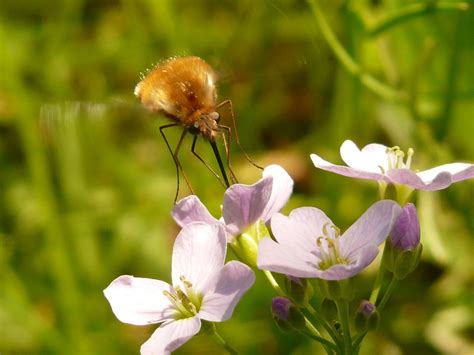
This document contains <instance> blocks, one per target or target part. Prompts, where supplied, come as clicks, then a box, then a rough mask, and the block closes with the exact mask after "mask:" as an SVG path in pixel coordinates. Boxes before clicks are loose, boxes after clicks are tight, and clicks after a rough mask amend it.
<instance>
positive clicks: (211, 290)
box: [198, 261, 255, 322]
mask: <svg viewBox="0 0 474 355" xmlns="http://www.w3.org/2000/svg"><path fill="white" fill-rule="evenodd" d="M254 281H255V274H254V273H253V271H252V270H251V269H250V268H249V267H248V266H247V265H245V264H243V263H241V262H239V261H230V262H228V263H227V264H226V265H225V266H224V268H223V269H222V271H221V273H220V274H219V275H216V278H215V280H214V282H213V283H212V284H209V285H208V287H207V289H206V290H205V296H204V298H203V300H202V306H201V309H200V310H199V314H198V315H199V317H200V318H201V319H205V320H208V321H211V322H222V321H225V320H227V319H229V318H230V317H231V316H232V313H233V312H234V308H235V306H236V305H237V303H238V302H239V301H240V298H241V297H242V295H243V294H244V293H245V292H246V291H247V290H248V289H249V288H250V287H251V286H252V285H253V283H254Z"/></svg>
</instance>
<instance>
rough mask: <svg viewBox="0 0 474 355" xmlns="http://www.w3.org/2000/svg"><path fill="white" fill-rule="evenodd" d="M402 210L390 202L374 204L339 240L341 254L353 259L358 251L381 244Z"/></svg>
mask: <svg viewBox="0 0 474 355" xmlns="http://www.w3.org/2000/svg"><path fill="white" fill-rule="evenodd" d="M401 212H402V208H401V207H400V206H399V205H398V204H397V203H396V202H395V201H391V200H382V201H378V202H376V203H374V204H373V205H372V206H371V207H370V208H369V209H368V210H367V211H365V213H364V214H363V215H362V216H361V217H360V218H359V219H358V220H357V221H356V222H355V223H354V224H353V225H352V226H351V227H350V228H349V229H348V230H347V231H346V232H345V233H344V234H343V235H342V236H341V237H340V238H339V242H340V248H341V250H340V251H341V254H342V255H344V256H345V257H347V258H350V259H353V258H354V255H355V254H357V253H358V250H359V249H361V248H364V247H365V246H368V245H376V246H378V245H379V244H381V243H382V242H383V241H384V240H385V239H386V238H387V237H388V235H389V233H390V231H391V229H392V226H393V224H394V223H395V221H396V219H397V217H398V215H399V214H400V213H401Z"/></svg>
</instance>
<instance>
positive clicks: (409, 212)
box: [383, 203, 423, 280]
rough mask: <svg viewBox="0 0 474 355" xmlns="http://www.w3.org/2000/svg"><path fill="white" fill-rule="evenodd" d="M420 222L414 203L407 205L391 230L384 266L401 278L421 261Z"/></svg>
mask: <svg viewBox="0 0 474 355" xmlns="http://www.w3.org/2000/svg"><path fill="white" fill-rule="evenodd" d="M422 249H423V247H422V245H421V244H420V222H419V221H418V216H417V214H416V208H415V206H414V205H413V204H412V203H409V204H407V205H405V207H404V208H403V211H402V213H401V214H400V215H399V216H398V219H397V220H396V222H395V225H394V227H393V229H392V232H391V238H390V239H389V241H388V243H387V245H386V248H385V253H384V256H383V264H384V266H385V267H386V268H387V269H388V270H389V271H391V272H392V273H394V275H395V277H396V278H397V279H399V280H402V279H404V278H405V277H406V276H407V275H408V274H409V273H411V272H412V271H413V270H414V269H415V268H416V266H417V265H418V262H419V261H420V257H421V251H422Z"/></svg>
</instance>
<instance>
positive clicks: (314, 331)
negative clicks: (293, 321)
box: [304, 317, 337, 353]
mask: <svg viewBox="0 0 474 355" xmlns="http://www.w3.org/2000/svg"><path fill="white" fill-rule="evenodd" d="M304 321H305V326H306V329H307V330H308V331H305V332H304V334H306V335H307V336H308V337H310V338H311V339H313V340H315V341H317V342H319V343H321V344H322V345H323V346H324V347H325V348H326V351H327V350H328V348H329V349H331V350H333V351H337V346H336V345H335V344H333V343H331V342H330V341H328V340H326V339H324V338H323V337H321V336H320V335H319V332H318V330H317V329H316V328H315V327H314V325H313V323H311V322H310V321H309V320H308V318H306V317H305V318H304ZM328 353H329V352H328Z"/></svg>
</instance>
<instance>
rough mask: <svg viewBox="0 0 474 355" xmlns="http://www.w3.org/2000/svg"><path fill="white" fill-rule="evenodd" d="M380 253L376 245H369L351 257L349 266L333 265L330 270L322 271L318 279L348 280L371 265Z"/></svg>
mask: <svg viewBox="0 0 474 355" xmlns="http://www.w3.org/2000/svg"><path fill="white" fill-rule="evenodd" d="M378 253H379V249H378V247H377V246H376V245H367V246H365V247H363V248H361V249H359V250H358V251H357V254H355V255H352V256H351V261H350V264H349V265H344V264H337V265H333V266H331V267H330V268H329V269H326V270H322V271H320V272H319V274H318V276H317V277H318V278H320V279H323V280H343V279H348V278H350V277H352V276H354V275H356V274H358V273H359V272H360V271H362V270H363V269H365V268H366V267H367V266H368V265H370V263H372V261H374V259H375V257H376V256H377V254H378Z"/></svg>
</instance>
